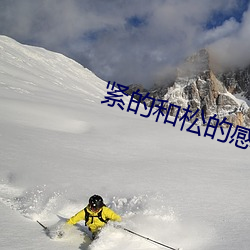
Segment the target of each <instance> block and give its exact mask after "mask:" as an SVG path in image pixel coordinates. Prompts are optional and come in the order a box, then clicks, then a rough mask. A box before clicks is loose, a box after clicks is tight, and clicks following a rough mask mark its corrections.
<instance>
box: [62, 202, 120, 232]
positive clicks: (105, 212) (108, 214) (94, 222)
mask: <svg viewBox="0 0 250 250" xmlns="http://www.w3.org/2000/svg"><path fill="white" fill-rule="evenodd" d="M85 209H87V212H88V213H89V218H88V221H85V223H86V226H88V228H89V229H90V231H91V232H92V233H95V232H97V231H98V230H99V229H100V228H102V227H103V226H104V225H105V224H106V223H105V221H108V220H112V221H121V220H122V219H121V217H120V216H119V215H118V214H116V213H115V212H114V211H113V210H111V209H110V208H108V207H106V206H103V207H102V208H101V209H100V210H99V211H97V212H93V211H91V210H90V209H89V207H86V208H85ZM100 212H101V213H100ZM85 214H86V213H85V210H84V209H82V210H81V211H79V212H78V213H77V214H75V215H74V216H72V217H71V218H70V219H69V220H68V221H67V224H70V225H74V224H76V223H77V222H79V221H80V220H85ZM100 214H101V220H100V219H99V218H98V215H100Z"/></svg>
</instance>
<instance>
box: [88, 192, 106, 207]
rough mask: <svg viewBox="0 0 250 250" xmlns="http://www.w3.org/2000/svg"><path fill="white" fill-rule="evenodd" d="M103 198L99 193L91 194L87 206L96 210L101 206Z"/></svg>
mask: <svg viewBox="0 0 250 250" xmlns="http://www.w3.org/2000/svg"><path fill="white" fill-rule="evenodd" d="M103 205H104V204H103V199H102V197H101V196H99V195H96V194H95V195H93V196H91V197H90V198H89V206H90V208H91V209H93V210H98V209H100V208H102V207H103Z"/></svg>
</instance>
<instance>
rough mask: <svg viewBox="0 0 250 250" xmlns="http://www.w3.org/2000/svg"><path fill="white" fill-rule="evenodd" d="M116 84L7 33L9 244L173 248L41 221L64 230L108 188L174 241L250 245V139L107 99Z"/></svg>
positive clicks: (3, 166) (146, 225)
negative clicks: (243, 141)
mask: <svg viewBox="0 0 250 250" xmlns="http://www.w3.org/2000/svg"><path fill="white" fill-rule="evenodd" d="M107 60H108V58H107ZM124 70H126V69H124ZM114 80H115V79H114ZM106 86H107V83H106V82H104V81H102V80H101V79H99V78H98V77H97V76H95V75H94V74H93V73H92V72H90V71H89V70H87V69H86V68H84V67H82V66H81V65H79V64H77V63H76V62H74V61H73V60H71V59H69V58H66V57H65V56H63V55H60V54H57V53H54V52H49V51H47V50H44V49H42V48H37V47H30V46H25V45H21V44H19V43H17V42H16V41H14V40H12V39H10V38H8V37H5V36H0V149H1V151H0V156H1V163H0V212H1V224H0V229H1V234H0V249H4V250H9V249H11V250H12V249H19V250H22V249H25V250H26V249H36V250H37V249H60V250H63V249H67V250H71V249H72V250H73V249H82V250H85V249H89V250H104V249H110V250H117V249H120V250H137V249H143V250H151V249H152V250H153V249H164V247H162V246H159V245H157V244H154V243H152V242H149V241H147V240H145V239H142V238H140V237H138V236H135V235H132V234H130V233H128V232H126V231H124V230H122V229H117V228H115V227H114V226H113V225H112V223H110V224H108V225H107V226H106V227H105V228H104V229H103V230H102V232H101V234H100V236H99V238H98V239H97V240H95V241H94V242H92V243H91V242H90V240H89V239H88V237H87V236H86V235H85V233H84V232H86V228H85V227H84V222H81V223H79V224H78V225H76V226H72V227H70V228H68V229H65V236H64V237H63V238H61V239H58V238H53V239H51V238H49V237H48V236H47V235H46V234H45V233H44V231H43V229H42V227H40V226H39V225H38V223H36V220H39V221H41V222H42V223H44V224H45V225H46V226H48V227H49V228H50V229H51V230H52V231H53V230H54V228H56V226H57V225H63V224H64V220H62V219H60V218H59V217H58V216H61V217H63V218H69V217H70V216H72V215H74V214H75V213H76V212H78V211H79V210H80V209H82V208H84V206H85V205H86V204H87V202H88V199H89V197H90V196H91V195H93V194H99V195H102V196H103V198H104V201H105V203H106V205H107V206H109V207H111V208H112V209H113V210H114V211H116V212H117V213H118V214H120V215H121V216H122V218H123V221H122V223H121V225H122V226H123V227H125V228H128V229H130V230H132V231H134V232H136V233H139V234H142V235H143V236H146V237H149V238H150V239H153V240H156V241H159V242H161V243H163V244H166V245H168V246H171V247H174V248H178V247H179V248H182V249H183V250H198V249H199V250H214V249H218V250H237V249H240V250H249V249H250V237H249V235H250V199H249V197H250V168H249V149H246V150H243V149H239V148H237V147H236V146H235V145H234V144H233V143H232V144H229V143H220V142H218V141H217V140H216V139H214V140H212V139H211V138H210V137H203V136H200V137H199V136H197V135H196V134H192V133H189V132H187V131H186V130H183V131H180V126H181V124H177V125H176V126H175V127H173V126H172V125H171V124H169V123H167V124H164V123H163V120H162V119H163V118H161V119H159V122H158V123H156V122H155V117H154V116H151V117H150V118H144V117H141V116H140V114H139V112H138V114H136V115H135V114H134V113H133V112H126V109H124V110H121V109H120V108H119V107H117V106H116V107H109V106H107V104H101V101H102V100H104V96H105V95H106V93H107V89H106ZM124 100H125V103H126V105H127V103H128V98H124ZM142 111H143V110H142ZM201 129H202V131H204V128H201ZM165 249H166V248H165Z"/></svg>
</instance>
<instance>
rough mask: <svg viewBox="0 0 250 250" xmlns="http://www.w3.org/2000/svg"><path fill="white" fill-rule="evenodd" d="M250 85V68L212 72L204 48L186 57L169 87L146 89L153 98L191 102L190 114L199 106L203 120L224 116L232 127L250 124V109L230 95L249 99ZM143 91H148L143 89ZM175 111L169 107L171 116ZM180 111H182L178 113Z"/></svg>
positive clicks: (182, 103) (185, 104)
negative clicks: (240, 95) (238, 94)
mask: <svg viewBox="0 0 250 250" xmlns="http://www.w3.org/2000/svg"><path fill="white" fill-rule="evenodd" d="M249 86H250V67H248V68H247V69H245V70H238V71H230V72H227V73H223V74H222V73H221V74H218V73H217V74H215V73H214V72H213V70H212V69H211V65H210V58H209V52H208V51H207V50H205V49H203V50H200V51H199V52H198V53H196V54H194V55H193V56H191V57H189V58H187V59H186V61H185V62H184V63H183V64H182V65H181V66H180V67H179V68H178V69H177V77H176V79H175V81H174V83H173V84H172V86H171V87H167V86H166V87H164V86H161V87H160V88H159V87H155V88H153V89H151V90H149V92H150V96H152V97H154V98H155V99H161V100H168V103H172V104H175V105H178V106H181V107H182V108H187V107H188V105H190V109H191V110H192V112H193V113H194V112H195V111H196V110H197V109H199V110H200V112H198V113H197V117H198V118H199V120H201V111H203V113H204V115H205V118H206V121H207V120H208V119H209V117H210V116H213V115H216V117H217V118H219V119H220V121H221V120H222V119H223V118H224V117H226V118H227V121H228V122H231V123H232V124H233V125H234V126H237V125H240V126H245V127H250V109H249V107H248V105H247V103H246V102H245V101H243V100H240V99H237V98H236V97H235V96H234V95H233V94H236V93H241V94H243V95H244V97H248V98H249V99H250V87H249ZM144 92H147V91H146V90H145V89H144ZM149 105H150V104H149ZM166 106H168V104H166ZM175 112H176V111H175V109H173V110H171V115H175ZM182 114H183V112H182V113H180V114H179V116H182ZM195 118H196V117H194V118H193V119H195Z"/></svg>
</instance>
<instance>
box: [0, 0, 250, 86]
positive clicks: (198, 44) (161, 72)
mask: <svg viewBox="0 0 250 250" xmlns="http://www.w3.org/2000/svg"><path fill="white" fill-rule="evenodd" d="M242 1H244V0H242ZM239 2H241V1H238V0H220V1H217V0H210V1H207V0H200V1H197V0H180V1H176V0H155V1H151V0H143V1H140V0H130V1H123V0H116V1H113V0H105V1H103V0H71V1H67V0H44V1H33V0H22V1H8V0H2V1H1V2H0V33H2V34H5V35H8V36H11V37H13V38H15V39H17V40H18V41H21V42H24V43H30V44H34V45H39V46H42V47H45V48H47V49H50V50H54V51H58V52H61V53H64V54H65V55H67V56H69V57H71V58H73V59H76V60H77V61H79V62H80V63H82V64H83V65H84V66H86V67H88V68H89V69H91V70H92V71H93V72H94V73H96V74H97V75H98V76H100V77H101V78H104V79H105V80H114V81H117V82H120V83H123V84H129V83H142V84H144V85H146V86H149V85H152V84H153V83H154V82H157V81H163V80H165V78H166V77H167V72H169V71H170V72H171V69H172V68H173V67H174V66H175V65H176V64H178V63H179V62H180V60H182V59H183V58H185V57H186V56H188V55H190V54H192V53H193V52H195V51H196V50H198V49H200V48H203V47H204V46H208V45H210V44H213V48H214V51H215V50H217V51H220V50H221V48H222V47H223V44H224V45H225V44H226V46H228V47H231V46H236V43H238V42H237V41H238V39H240V40H241V41H242V42H241V43H243V42H244V39H247V38H248V40H249V33H250V32H249V31H248V30H247V29H248V27H249V25H248V26H247V22H248V21H247V20H248V18H247V15H248V14H247V13H245V15H244V18H243V21H242V23H240V22H239V21H238V19H237V18H233V13H234V12H235V10H238V9H239ZM214 13H217V14H218V13H219V14H221V15H222V16H223V17H224V16H225V17H229V18H226V20H224V22H223V23H220V24H217V22H216V20H215V25H214V27H213V29H209V30H208V29H207V24H208V23H209V22H210V23H211V19H212V18H214V16H215V15H214ZM217 16H218V15H217ZM231 16H232V17H231ZM245 32H247V34H245ZM233 34H238V37H237V38H235V37H234V36H233ZM233 44H235V45H233ZM244 48H247V45H246V44H245V45H244ZM216 53H217V52H216ZM225 60H227V59H225Z"/></svg>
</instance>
